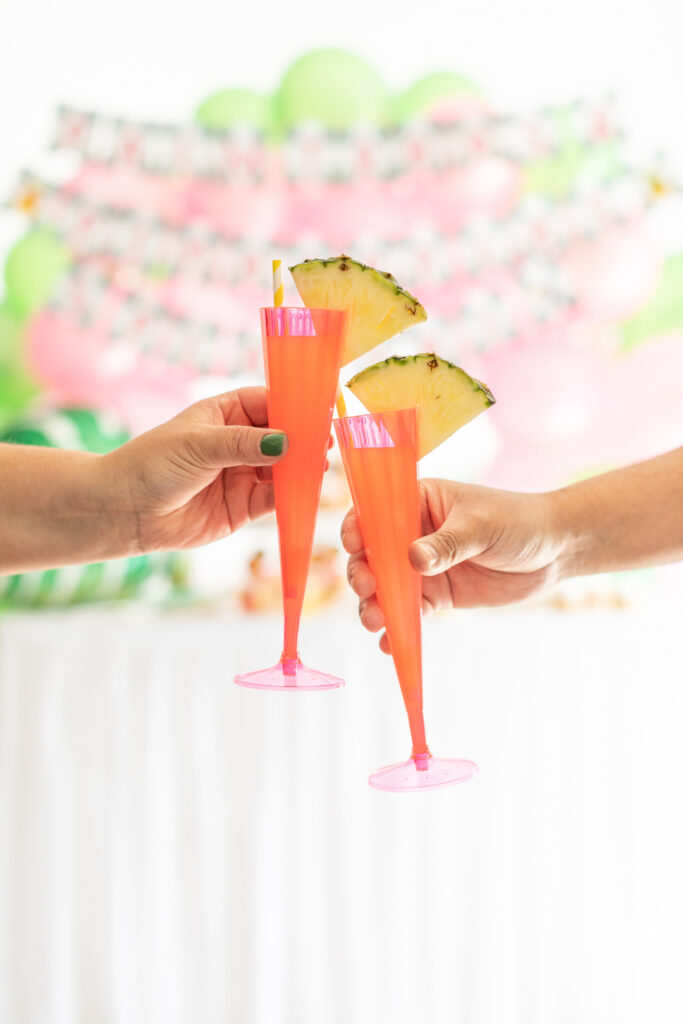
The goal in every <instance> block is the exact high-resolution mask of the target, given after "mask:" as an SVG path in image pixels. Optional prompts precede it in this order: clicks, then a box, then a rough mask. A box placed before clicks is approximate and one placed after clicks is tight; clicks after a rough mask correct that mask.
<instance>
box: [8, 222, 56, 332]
mask: <svg viewBox="0 0 683 1024" xmlns="http://www.w3.org/2000/svg"><path fill="white" fill-rule="evenodd" d="M70 262H71V258H70V255H69V252H68V250H67V249H66V247H65V246H64V245H63V244H62V243H61V242H60V241H59V239H58V238H57V237H56V236H55V235H53V234H52V233H51V232H49V231H45V230H43V229H41V228H38V229H36V230H33V231H30V232H29V233H28V234H27V235H26V236H25V237H24V238H22V239H21V241H20V242H17V244H16V245H15V246H14V248H13V249H12V250H11V252H10V254H9V255H8V257H7V262H6V263H5V284H6V287H7V305H8V306H9V307H10V308H11V309H12V311H13V312H14V313H16V314H17V316H19V317H22V318H23V317H27V316H29V315H30V314H31V313H34V312H35V311H36V310H37V309H40V307H41V306H42V305H43V303H44V302H45V301H46V299H47V298H48V297H49V295H50V292H51V291H52V289H53V288H54V285H55V283H56V281H57V280H58V279H59V278H60V276H61V275H62V274H63V273H64V271H65V270H66V269H67V267H68V266H69V264H70Z"/></svg>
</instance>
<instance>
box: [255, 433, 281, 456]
mask: <svg viewBox="0 0 683 1024" xmlns="http://www.w3.org/2000/svg"><path fill="white" fill-rule="evenodd" d="M284 447H285V434H264V436H263V437H262V438H261V455H271V456H272V455H282V450H283V448H284Z"/></svg>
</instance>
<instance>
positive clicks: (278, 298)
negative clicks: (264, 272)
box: [273, 260, 285, 306]
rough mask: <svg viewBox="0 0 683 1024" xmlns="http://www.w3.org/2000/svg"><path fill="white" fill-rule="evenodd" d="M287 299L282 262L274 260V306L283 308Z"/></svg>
mask: <svg viewBox="0 0 683 1024" xmlns="http://www.w3.org/2000/svg"><path fill="white" fill-rule="evenodd" d="M284 298H285V286H284V285H283V283H282V260H273V304H274V305H275V306H281V305H282V303H283V301H284Z"/></svg>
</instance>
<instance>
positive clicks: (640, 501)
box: [552, 448, 683, 576]
mask: <svg viewBox="0 0 683 1024" xmlns="http://www.w3.org/2000/svg"><path fill="white" fill-rule="evenodd" d="M552 500H553V505H554V515H555V523H556V529H557V531H558V532H559V534H560V535H561V536H562V537H564V538H565V544H564V548H565V552H566V554H565V556H564V565H563V575H566V576H582V575H587V574H590V573H599V572H616V571H619V570H623V569H637V568H645V567H647V566H654V565H662V564H664V563H667V562H675V561H678V560H680V559H683V448H679V449H677V450H676V451H673V452H669V453H667V454H666V455H661V456H659V457H657V458H654V459H650V460H648V461H646V462H641V463H637V464H636V465H633V466H627V467H626V468H624V469H618V470H614V471H613V472H611V473H605V474H602V475H600V476H596V477H592V478H591V479H588V480H583V481H581V482H580V483H577V484H572V485H571V486H569V487H565V488H563V489H562V490H558V491H556V492H554V494H553V496H552Z"/></svg>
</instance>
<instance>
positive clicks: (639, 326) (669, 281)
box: [622, 253, 683, 349]
mask: <svg viewBox="0 0 683 1024" xmlns="http://www.w3.org/2000/svg"><path fill="white" fill-rule="evenodd" d="M673 331H683V253H680V254H679V255H677V256H671V257H670V258H669V259H668V260H666V262H665V263H664V267H663V269H662V273H661V276H660V278H659V283H658V285H657V288H656V290H655V293H654V295H653V296H652V297H651V298H650V300H649V301H648V302H647V304H646V305H645V306H644V307H643V308H642V309H641V310H639V312H638V313H636V315H635V316H633V317H631V319H630V320H627V321H626V323H625V324H624V325H623V326H622V337H623V340H624V348H625V349H630V348H633V347H634V346H635V345H638V344H640V342H641V341H646V340H647V339H648V338H654V337H656V336H657V335H658V334H668V333H671V332H673Z"/></svg>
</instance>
